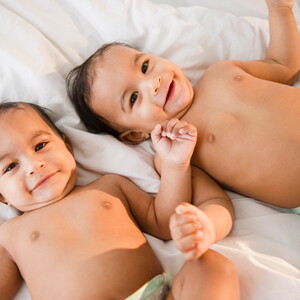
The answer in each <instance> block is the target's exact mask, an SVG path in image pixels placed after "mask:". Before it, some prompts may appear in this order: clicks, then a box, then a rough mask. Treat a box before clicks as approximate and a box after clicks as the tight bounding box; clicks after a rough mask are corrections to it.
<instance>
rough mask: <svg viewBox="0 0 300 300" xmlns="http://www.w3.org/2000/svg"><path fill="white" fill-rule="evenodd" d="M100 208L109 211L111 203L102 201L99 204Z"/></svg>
mask: <svg viewBox="0 0 300 300" xmlns="http://www.w3.org/2000/svg"><path fill="white" fill-rule="evenodd" d="M101 205H102V207H104V208H106V209H110V208H111V206H112V205H111V203H110V202H109V201H103V202H101Z"/></svg>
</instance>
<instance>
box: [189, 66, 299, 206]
mask: <svg viewBox="0 0 300 300" xmlns="http://www.w3.org/2000/svg"><path fill="white" fill-rule="evenodd" d="M184 119H186V120H187V121H188V122H191V123H193V124H194V125H195V126H196V127H197V128H198V137H199V138H198V142H197V145H196V149H195V152H194V156H193V160H192V162H193V164H194V165H197V166H200V167H201V168H202V169H204V170H205V171H206V172H207V173H209V174H210V175H211V176H212V177H214V178H215V179H216V180H218V181H219V182H220V183H221V184H222V185H223V186H224V187H226V188H229V189H231V190H233V191H236V192H238V193H240V194H244V195H247V196H250V197H253V198H256V199H258V200H261V201H265V202H268V203H271V204H274V205H279V206H283V207H294V206H299V205H300V184H299V178H300V159H299V158H300V130H299V129H300V89H298V88H295V87H291V86H287V85H283V84H278V83H274V82H270V81H266V80H261V79H258V78H255V77H253V76H251V75H249V74H247V73H245V72H244V71H243V70H241V69H240V68H238V67H236V66H234V65H233V64H231V63H230V62H221V63H217V64H215V65H213V66H212V67H211V68H209V69H208V70H207V71H206V73H205V74H204V76H203V78H202V79H201V80H200V81H199V83H198V84H197V86H196V88H195V100H194V103H193V105H192V107H191V108H190V110H189V112H188V113H187V114H186V115H185V117H184ZM283 199H284V200H283ZM283 201H285V202H283Z"/></svg>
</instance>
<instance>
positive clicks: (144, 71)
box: [142, 59, 149, 74]
mask: <svg viewBox="0 0 300 300" xmlns="http://www.w3.org/2000/svg"><path fill="white" fill-rule="evenodd" d="M148 67H149V59H147V60H146V61H144V62H143V64H142V73H144V74H145V73H146V72H147V70H148Z"/></svg>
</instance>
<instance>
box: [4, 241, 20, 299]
mask: <svg viewBox="0 0 300 300" xmlns="http://www.w3.org/2000/svg"><path fill="white" fill-rule="evenodd" d="M21 283H22V278H21V276H20V273H19V270H18V267H17V266H16V264H15V263H14V262H13V261H12V259H11V257H10V254H9V253H8V252H7V250H6V249H5V248H4V247H3V246H2V245H0V300H11V299H13V298H14V296H15V295H16V293H17V291H18V290H19V288H20V286H21Z"/></svg>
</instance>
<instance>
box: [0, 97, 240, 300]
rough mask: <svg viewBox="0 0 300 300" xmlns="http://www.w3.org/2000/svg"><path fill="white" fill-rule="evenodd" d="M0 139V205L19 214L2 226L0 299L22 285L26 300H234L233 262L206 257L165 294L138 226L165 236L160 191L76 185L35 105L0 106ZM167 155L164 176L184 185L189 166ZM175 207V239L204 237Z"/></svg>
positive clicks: (67, 155) (114, 180)
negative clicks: (152, 193)
mask: <svg viewBox="0 0 300 300" xmlns="http://www.w3.org/2000/svg"><path fill="white" fill-rule="evenodd" d="M180 131H181V134H179V136H180V138H181V141H180V145H179V146H180V147H182V149H185V150H186V149H187V148H189V147H190V144H192V145H193V144H194V136H195V132H194V128H193V127H192V126H189V125H187V124H186V125H184V126H182V127H181V130H180ZM156 138H157V137H156ZM0 139H1V141H2V142H1V146H0V170H1V173H0V197H1V201H2V202H4V203H6V204H8V205H12V206H14V207H15V208H17V209H18V210H20V211H22V212H24V213H23V214H22V215H20V216H17V217H15V218H13V219H10V220H8V221H6V222H4V223H3V224H2V225H1V226H0V299H1V300H6V299H12V298H13V297H14V295H15V294H16V292H17V290H18V288H19V286H20V284H21V282H22V278H23V279H24V280H25V282H26V284H27V287H28V289H29V292H30V295H31V297H32V299H51V300H52V299H60V300H63V299H72V300H75V299H78V300H79V299H80V300H81V299H89V300H93V299H95V300H96V299H97V300H98V299H127V298H128V297H129V296H130V295H131V297H133V298H130V299H139V298H137V296H136V294H135V293H139V294H141V293H144V294H143V295H144V296H143V297H144V298H143V299H152V298H151V297H156V298H155V299H239V285H238V278H237V274H236V271H235V269H234V267H233V265H232V264H231V262H230V261H228V260H227V259H226V258H224V257H223V256H222V255H220V254H218V253H217V252H215V251H213V250H208V251H207V252H205V253H204V254H203V255H202V256H201V257H200V258H199V259H195V260H191V261H190V262H187V263H186V264H185V265H184V266H183V267H182V269H181V270H180V271H179V272H178V274H177V276H176V278H175V280H174V282H173V287H172V290H171V291H170V292H169V293H168V294H167V295H166V292H167V280H166V275H165V274H164V273H163V269H162V266H161V264H160V262H159V260H158V259H157V257H156V256H155V254H154V252H153V251H152V249H151V248H150V246H149V244H148V243H147V240H146V239H145V237H144V235H143V234H142V232H141V230H140V229H139V228H138V227H137V224H138V225H139V226H140V227H141V229H142V230H143V231H145V232H148V233H149V234H152V235H154V236H157V237H163V238H165V237H167V236H169V235H170V233H169V228H164V227H168V226H169V225H168V223H167V222H166V221H164V218H167V219H169V216H166V214H165V213H163V216H161V215H160V214H157V212H158V211H159V209H158V207H160V205H161V204H160V203H161V201H163V200H164V199H163V198H164V193H165V192H164V191H163V190H164V186H162V187H161V188H160V191H159V193H158V195H157V197H156V198H154V197H152V196H150V195H148V194H147V193H145V192H143V191H142V190H140V189H139V188H138V187H137V186H136V185H134V184H133V183H132V182H131V181H130V180H128V179H126V178H124V177H122V176H118V175H105V176H102V177H101V178H99V179H98V180H95V181H94V182H91V183H90V184H88V185H86V186H77V185H76V181H77V175H76V163H75V159H74V157H73V155H72V149H71V145H70V143H69V142H68V140H67V139H66V137H65V136H64V135H63V134H62V133H61V132H60V131H59V129H57V128H56V127H55V125H54V124H53V123H52V122H51V120H50V119H49V117H48V115H47V114H46V113H45V111H44V110H43V109H42V108H40V107H39V106H37V105H34V104H29V103H15V102H12V103H5V104H1V105H0ZM178 143H179V142H178ZM184 144H187V145H188V146H185V145H184ZM174 147H175V146H174ZM175 148H176V147H175ZM192 148H193V147H192ZM164 150H165V151H166V149H164ZM158 151H159V149H158ZM176 152H178V150H177V151H176ZM191 152H192V151H190V153H191ZM166 153H170V155H171V156H172V159H173V160H172V172H171V173H172V174H171V175H170V176H171V178H172V176H173V178H174V179H176V178H178V179H182V180H183V182H184V184H185V183H186V181H185V180H184V178H185V177H190V176H187V175H186V174H185V171H186V169H187V168H185V167H184V165H188V163H184V161H183V160H181V161H180V159H179V160H178V161H177V158H178V157H177V156H176V155H172V151H171V150H170V151H169V152H168V151H166ZM162 157H164V156H163V155H162ZM184 159H187V160H189V158H188V156H186V157H185V158H184ZM177 162H179V168H178V167H176V163H177ZM170 165H171V164H170ZM182 170H183V173H184V174H183V175H181V174H180V173H181V172H182ZM163 172H164V170H163ZM162 175H163V174H162ZM168 177H169V176H168V175H167V176H166V178H168ZM177 186H178V188H179V189H178V190H177V192H180V189H182V186H181V183H180V182H178V184H177V185H176V186H174V189H175V190H176V189H177ZM178 198H179V197H178ZM173 200H174V201H175V202H176V201H178V199H177V198H176V197H175V199H173ZM167 203H168V205H167V206H172V205H174V204H170V201H169V202H167ZM176 205H177V204H175V206H176ZM156 206H157V207H156ZM176 209H177V210H179V211H180V210H183V211H184V212H181V213H180V214H179V215H178V216H177V218H174V217H172V226H171V233H172V235H174V236H178V235H181V234H182V231H184V232H185V239H186V240H188V239H193V238H194V237H195V236H197V235H199V234H200V235H201V228H199V226H198V225H197V223H196V222H194V217H193V216H194V210H196V213H198V211H199V210H198V209H197V208H196V207H194V206H192V205H189V204H188V203H184V204H182V205H179V206H178V207H177V208H176ZM173 210H174V209H173ZM173 210H172V209H171V211H173ZM169 214H170V215H171V214H172V212H170V213H169ZM160 219H161V220H162V222H161V223H160ZM177 220H178V221H179V222H177ZM195 240H197V238H195ZM134 297H135V298H134ZM128 299H129V298H128ZM153 299H154V298H153Z"/></svg>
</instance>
